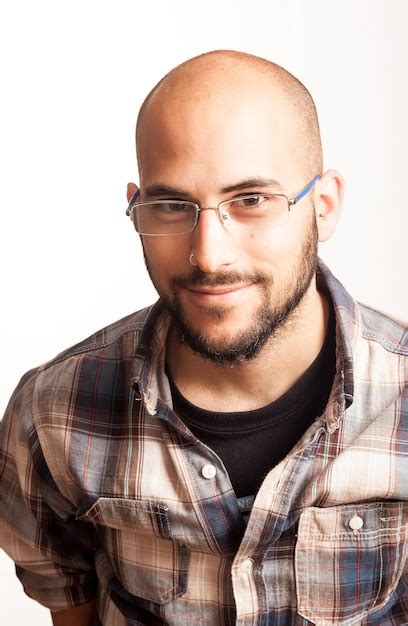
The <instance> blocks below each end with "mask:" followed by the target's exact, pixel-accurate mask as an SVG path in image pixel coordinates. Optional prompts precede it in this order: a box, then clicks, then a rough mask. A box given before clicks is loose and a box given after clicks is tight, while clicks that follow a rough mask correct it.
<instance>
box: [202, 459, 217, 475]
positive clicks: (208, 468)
mask: <svg viewBox="0 0 408 626" xmlns="http://www.w3.org/2000/svg"><path fill="white" fill-rule="evenodd" d="M201 473H202V475H203V476H204V478H214V476H215V475H216V473H217V470H216V469H215V467H214V465H210V463H209V464H208V465H204V467H203V469H202V470H201Z"/></svg>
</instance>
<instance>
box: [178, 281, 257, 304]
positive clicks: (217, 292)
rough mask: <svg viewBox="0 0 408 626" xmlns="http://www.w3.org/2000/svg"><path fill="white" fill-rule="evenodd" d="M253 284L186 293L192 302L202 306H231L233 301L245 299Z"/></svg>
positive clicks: (193, 289) (190, 290) (191, 289)
mask: <svg viewBox="0 0 408 626" xmlns="http://www.w3.org/2000/svg"><path fill="white" fill-rule="evenodd" d="M251 287H253V283H249V284H242V283H240V284H239V285H225V286H222V287H217V288H213V289H211V288H208V287H207V288H205V287H202V288H201V289H197V288H188V289H187V291H188V293H189V294H190V295H191V296H192V297H193V299H194V300H196V301H197V302H200V303H202V304H224V303H225V304H233V303H234V302H235V301H238V300H240V299H241V298H243V297H246V295H247V292H248V290H249V289H250V288H251Z"/></svg>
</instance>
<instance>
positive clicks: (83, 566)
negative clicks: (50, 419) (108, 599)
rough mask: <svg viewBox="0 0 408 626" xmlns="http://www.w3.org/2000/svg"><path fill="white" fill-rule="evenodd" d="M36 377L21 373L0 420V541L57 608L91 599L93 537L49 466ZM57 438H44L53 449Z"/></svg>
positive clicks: (32, 592)
mask: <svg viewBox="0 0 408 626" xmlns="http://www.w3.org/2000/svg"><path fill="white" fill-rule="evenodd" d="M34 383H35V376H33V375H32V374H31V373H30V374H28V375H27V376H26V377H25V378H24V379H23V381H22V382H21V383H20V385H19V386H18V388H17V390H16V391H15V393H14V394H13V396H12V399H11V401H10V403H9V406H8V408H7V411H6V415H5V417H4V419H3V421H2V422H0V495H1V497H0V546H1V547H2V548H3V549H4V551H5V552H6V553H7V554H8V555H9V556H10V557H11V558H12V559H13V561H14V562H15V564H16V573H17V576H18V578H19V579H20V581H21V583H22V585H23V587H24V591H25V592H26V594H27V595H28V596H30V597H31V598H33V599H34V600H37V602H39V603H40V604H42V605H43V606H45V607H47V608H48V609H50V611H55V612H59V611H64V610H66V609H69V608H71V607H74V608H75V607H77V606H80V605H84V603H90V602H91V601H93V600H94V598H95V596H96V587H97V579H96V572H95V565H94V553H95V546H96V538H95V533H94V529H93V527H92V525H90V524H87V523H84V522H81V521H79V520H77V519H76V515H75V513H76V506H75V504H73V503H72V502H71V501H69V500H68V499H67V498H66V497H64V496H63V495H62V493H61V492H60V490H59V487H58V485H57V483H56V482H55V481H54V478H53V475H52V473H51V472H50V470H49V469H48V465H47V462H46V459H45V457H44V455H43V452H42V447H41V442H40V439H39V437H38V433H37V428H36V423H35V420H34V419H33V416H32V408H33V400H32V398H33V387H34ZM42 410H43V411H46V410H47V407H46V406H45V407H43V409H42ZM56 441H57V442H58V437H57V438H56V440H54V439H53V433H52V432H51V436H50V437H49V438H48V441H46V442H45V443H46V444H47V447H48V448H49V449H50V450H52V451H54V450H55V448H56ZM55 454H59V453H58V452H55ZM82 611H84V609H82ZM80 613H81V611H80V612H79V614H80ZM57 623H58V622H57ZM84 623H85V622H84Z"/></svg>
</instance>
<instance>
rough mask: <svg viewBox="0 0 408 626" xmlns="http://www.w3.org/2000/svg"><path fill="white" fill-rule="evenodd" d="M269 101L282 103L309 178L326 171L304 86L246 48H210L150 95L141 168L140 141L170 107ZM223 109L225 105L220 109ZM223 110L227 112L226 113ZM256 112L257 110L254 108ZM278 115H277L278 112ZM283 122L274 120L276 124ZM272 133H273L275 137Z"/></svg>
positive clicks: (143, 116)
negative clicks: (244, 50)
mask: <svg viewBox="0 0 408 626" xmlns="http://www.w3.org/2000/svg"><path fill="white" fill-rule="evenodd" d="M251 94H252V95H253V96H254V97H257V98H258V100H261V99H262V98H263V99H264V101H265V102H266V104H268V102H269V103H270V104H271V114H272V110H273V104H274V102H275V101H280V102H281V103H283V106H282V107H281V110H282V109H284V108H286V109H287V110H286V112H285V115H288V116H289V117H290V125H291V129H292V140H293V152H294V156H296V161H298V162H299V163H300V166H301V167H302V169H303V171H304V175H305V177H306V178H311V177H313V176H315V175H316V174H321V173H322V167H323V164H322V148H321V139H320V131H319V123H318V118H317V113H316V108H315V105H314V102H313V99H312V97H311V95H310V93H309V92H308V90H307V89H306V88H305V87H304V85H303V84H302V83H301V82H300V81H299V80H298V79H297V78H295V77H294V76H293V75H292V74H290V73H289V72H288V71H286V70H285V69H283V68H282V67H280V66H279V65H276V64H275V63H272V62H270V61H268V60H266V59H263V58H260V57H256V56H253V55H249V54H245V53H242V52H236V51H230V50H219V51H213V52H208V53H205V54H202V55H200V56H197V57H194V58H192V59H189V60H188V61H186V62H184V63H182V64H181V65H178V66H177V67H175V68H174V69H172V70H171V71H170V72H169V73H168V74H166V76H164V77H163V78H162V79H161V80H160V81H159V82H158V83H157V85H155V87H154V88H153V89H152V91H151V92H150V93H149V94H148V96H147V97H146V99H145V101H144V102H143V104H142V106H141V109H140V111H139V115H138V119H137V126H136V146H137V156H138V164H139V170H141V169H142V161H143V150H142V149H141V146H142V144H143V143H144V141H145V140H146V135H148V134H149V128H151V123H152V119H151V118H153V123H154V119H157V116H158V115H159V111H160V110H161V111H166V110H168V109H169V108H170V107H171V108H172V109H173V110H175V109H177V110H178V111H180V110H182V109H184V110H185V111H188V108H189V107H199V105H200V103H201V104H202V103H203V102H204V103H205V102H206V101H207V102H208V101H209V100H210V99H211V98H212V99H214V98H215V99H219V101H220V102H222V101H223V100H225V99H227V98H229V99H230V100H231V102H232V103H233V105H234V104H235V105H236V107H239V106H240V105H241V101H245V98H246V97H247V96H248V95H251ZM220 109H221V107H220ZM224 114H225V111H224ZM253 114H254V116H256V115H257V110H256V108H255V107H254V111H253ZM275 118H276V115H275ZM279 122H280V120H279V119H278V120H276V119H275V120H274V123H275V125H276V124H279ZM272 139H273V137H271V140H272Z"/></svg>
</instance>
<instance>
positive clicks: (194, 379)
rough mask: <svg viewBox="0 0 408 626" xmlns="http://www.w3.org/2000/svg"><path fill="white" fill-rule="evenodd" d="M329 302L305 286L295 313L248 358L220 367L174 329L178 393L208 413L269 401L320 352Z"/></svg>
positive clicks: (171, 361) (171, 358)
mask: <svg viewBox="0 0 408 626" xmlns="http://www.w3.org/2000/svg"><path fill="white" fill-rule="evenodd" d="M328 321H329V304H328V302H327V300H326V297H325V296H324V295H323V294H321V293H320V292H318V291H317V290H316V283H315V281H313V282H312V284H311V285H310V288H309V290H308V291H307V293H306V294H305V297H304V298H303V300H302V302H301V303H300V304H299V306H298V307H297V309H296V312H295V315H293V316H292V317H291V319H290V320H288V323H287V324H285V326H284V327H283V328H282V329H281V330H280V332H279V333H278V334H277V335H276V336H274V337H272V338H271V339H270V340H269V341H268V342H267V344H266V345H265V346H264V348H263V349H262V351H261V352H260V354H259V355H258V356H257V357H256V358H255V359H254V360H252V361H249V362H246V363H242V364H238V365H236V366H234V367H230V366H220V365H216V364H214V363H212V362H211V361H209V360H208V359H206V358H204V357H201V356H200V355H197V354H195V353H194V352H192V350H190V349H189V348H188V347H187V346H185V345H182V344H181V343H180V341H179V339H178V337H177V335H176V332H175V331H174V329H173V328H171V329H170V332H169V335H168V341H167V348H166V354H167V366H168V367H169V369H170V372H171V375H172V377H173V379H174V382H175V384H176V386H177V387H178V389H179V390H180V392H181V393H182V394H183V396H184V397H185V398H187V399H188V400H189V401H190V402H192V403H193V404H195V405H196V406H199V407H201V408H203V409H207V410H209V411H248V410H253V409H257V408H260V407H262V406H266V405H267V404H270V403H271V402H273V401H274V400H276V399H277V398H279V397H280V396H281V395H282V394H284V393H285V392H286V391H288V389H290V388H291V387H292V386H293V385H294V384H295V383H296V381H297V380H299V379H300V378H301V376H302V375H303V374H304V372H305V371H306V370H307V369H308V367H309V366H310V365H311V364H312V363H313V361H314V360H315V358H316V357H317V355H318V354H319V352H320V350H321V348H322V346H323V343H324V340H325V337H326V332H327V326H328Z"/></svg>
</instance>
